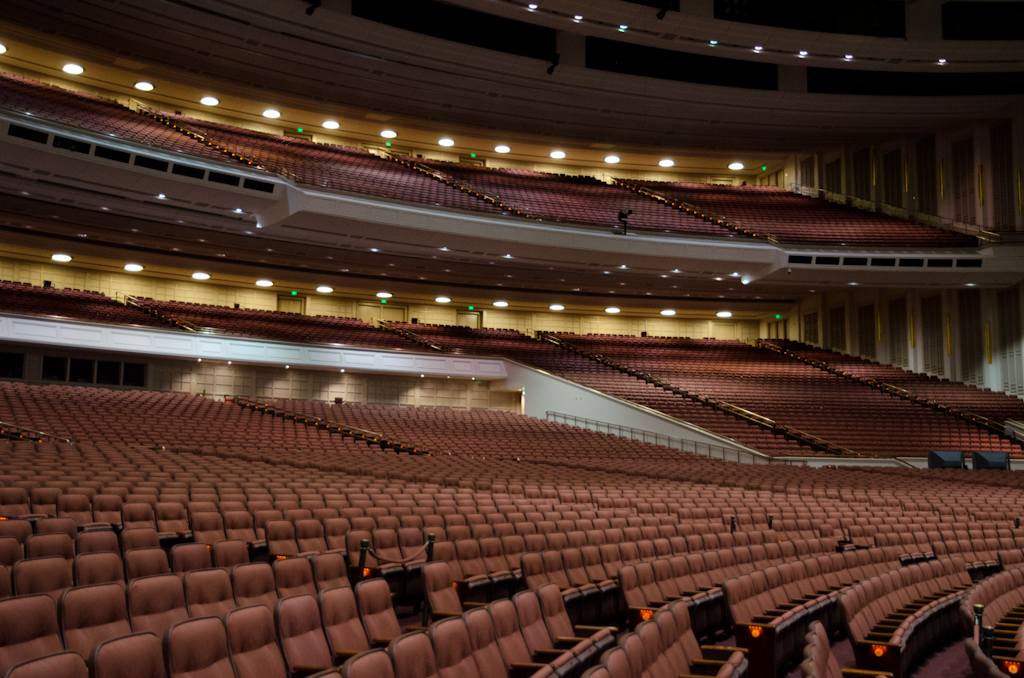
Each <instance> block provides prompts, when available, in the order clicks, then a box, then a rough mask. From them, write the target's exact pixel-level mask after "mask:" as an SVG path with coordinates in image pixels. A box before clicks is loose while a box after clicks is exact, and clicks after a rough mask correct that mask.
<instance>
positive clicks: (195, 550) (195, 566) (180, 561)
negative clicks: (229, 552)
mask: <svg viewBox="0 0 1024 678" xmlns="http://www.w3.org/2000/svg"><path fill="white" fill-rule="evenodd" d="M211 567H213V557H212V555H211V553H210V548H209V547H208V546H206V545H205V544H175V545H174V546H172V547H171V569H172V570H173V571H174V572H177V573H179V576H180V575H181V574H184V573H185V572H191V571H193V570H206V569H209V568H211Z"/></svg>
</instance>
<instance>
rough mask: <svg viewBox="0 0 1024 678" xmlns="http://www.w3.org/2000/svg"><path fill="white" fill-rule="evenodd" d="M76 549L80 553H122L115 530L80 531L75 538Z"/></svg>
mask: <svg viewBox="0 0 1024 678" xmlns="http://www.w3.org/2000/svg"><path fill="white" fill-rule="evenodd" d="M75 551H76V552H78V553H80V554H81V553H103V552H113V553H120V548H119V547H118V544H117V534H116V533H115V532H114V531H113V530H92V531H89V532H79V533H78V538H77V539H76V540H75Z"/></svg>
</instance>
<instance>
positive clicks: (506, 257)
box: [502, 254, 512, 259]
mask: <svg viewBox="0 0 1024 678" xmlns="http://www.w3.org/2000/svg"><path fill="white" fill-rule="evenodd" d="M502 258H503V259H511V258H512V255H511V254H506V255H505V256H504V257H502Z"/></svg>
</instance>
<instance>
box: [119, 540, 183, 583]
mask: <svg viewBox="0 0 1024 678" xmlns="http://www.w3.org/2000/svg"><path fill="white" fill-rule="evenodd" d="M124 567H125V575H126V576H127V579H128V581H129V582H131V580H133V579H137V578H139V577H149V576H152V575H156V574H167V573H169V572H170V571H171V566H170V563H168V561H167V552H166V551H164V550H163V549H162V548H159V547H153V548H143V549H132V550H130V551H126V552H125V554H124ZM179 576H180V575H179Z"/></svg>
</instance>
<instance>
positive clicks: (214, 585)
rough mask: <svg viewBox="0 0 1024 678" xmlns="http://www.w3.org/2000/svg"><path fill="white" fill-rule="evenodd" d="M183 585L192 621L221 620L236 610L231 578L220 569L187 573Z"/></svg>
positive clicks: (186, 605)
mask: <svg viewBox="0 0 1024 678" xmlns="http://www.w3.org/2000/svg"><path fill="white" fill-rule="evenodd" d="M182 583H183V584H184V586H185V607H186V608H187V609H188V616H189V617H190V618H192V619H199V618H200V617H218V618H220V617H223V616H224V615H225V614H227V613H228V612H230V611H231V610H234V609H235V596H234V593H233V592H232V590H231V577H230V575H228V573H227V572H225V571H224V570H222V569H220V568H212V569H209V570H192V571H191V572H186V573H185V577H184V578H183V579H182Z"/></svg>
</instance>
